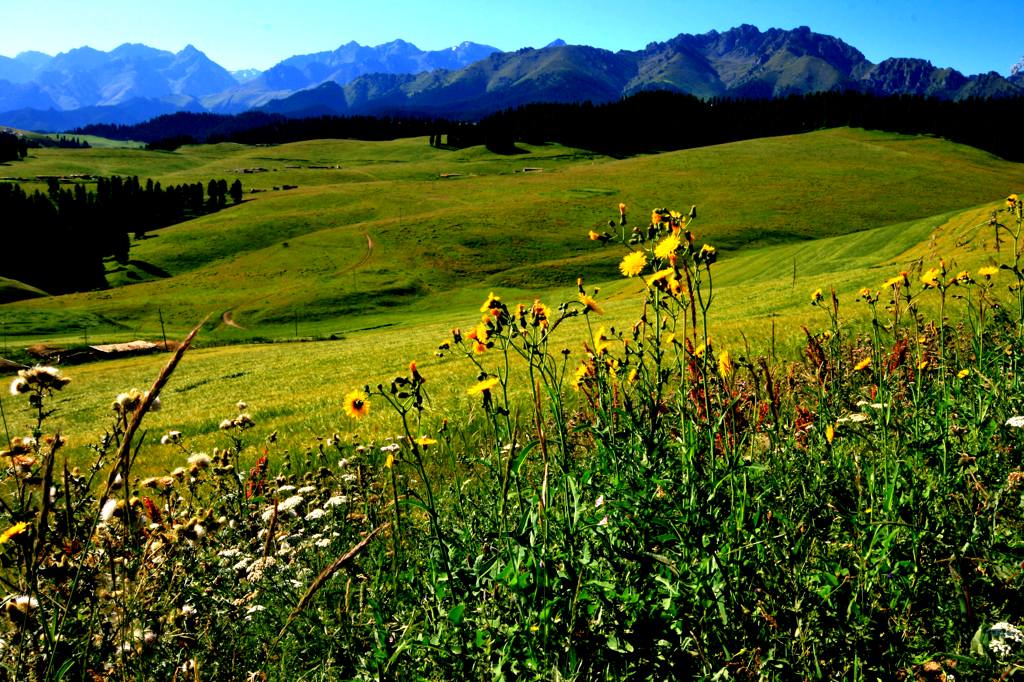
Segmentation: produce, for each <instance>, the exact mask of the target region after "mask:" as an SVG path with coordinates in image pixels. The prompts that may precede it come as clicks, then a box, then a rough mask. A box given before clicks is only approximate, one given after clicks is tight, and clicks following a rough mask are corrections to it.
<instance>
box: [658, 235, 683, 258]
mask: <svg viewBox="0 0 1024 682" xmlns="http://www.w3.org/2000/svg"><path fill="white" fill-rule="evenodd" d="M678 248H679V237H677V236H676V235H674V234H670V235H669V236H667V237H665V238H664V239H662V240H661V243H660V244H658V245H657V246H656V247H654V255H655V256H656V257H658V258H668V257H669V255H670V254H673V253H675V251H676V249H678Z"/></svg>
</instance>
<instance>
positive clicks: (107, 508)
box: [100, 497, 117, 523]
mask: <svg viewBox="0 0 1024 682" xmlns="http://www.w3.org/2000/svg"><path fill="white" fill-rule="evenodd" d="M116 509H117V500H115V499H114V498H113V497H111V498H109V499H108V500H107V501H106V502H104V503H103V509H101V510H100V520H101V521H103V523H107V522H108V521H110V519H111V518H112V517H113V516H114V510H116Z"/></svg>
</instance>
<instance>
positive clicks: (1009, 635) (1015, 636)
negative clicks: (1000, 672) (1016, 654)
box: [988, 621, 1024, 658]
mask: <svg viewBox="0 0 1024 682" xmlns="http://www.w3.org/2000/svg"><path fill="white" fill-rule="evenodd" d="M988 636H989V642H988V648H989V650H990V651H992V653H994V654H995V655H996V656H999V657H1000V658H1005V657H1008V656H1010V655H1012V654H1013V650H1014V649H1015V648H1017V645H1018V644H1021V643H1024V632H1021V630H1020V628H1018V627H1017V626H1015V625H1012V624H1010V623H1007V622H1006V621H1001V622H999V623H996V624H995V625H993V626H992V627H991V628H989V630H988Z"/></svg>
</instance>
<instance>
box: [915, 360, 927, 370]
mask: <svg viewBox="0 0 1024 682" xmlns="http://www.w3.org/2000/svg"><path fill="white" fill-rule="evenodd" d="M917 368H918V369H919V370H924V369H928V361H927V360H922V361H921V362H919V363H917Z"/></svg>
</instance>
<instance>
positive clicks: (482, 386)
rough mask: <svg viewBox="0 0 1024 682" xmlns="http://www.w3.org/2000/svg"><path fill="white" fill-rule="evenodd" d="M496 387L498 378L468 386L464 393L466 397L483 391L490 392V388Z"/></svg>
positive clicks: (490, 378)
mask: <svg viewBox="0 0 1024 682" xmlns="http://www.w3.org/2000/svg"><path fill="white" fill-rule="evenodd" d="M497 385H498V377H489V378H487V379H484V380H483V381H480V382H478V383H476V384H474V385H473V386H470V387H469V389H468V390H467V391H466V395H478V394H480V393H484V392H485V391H490V390H491V389H492V388H494V387H495V386H497Z"/></svg>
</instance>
